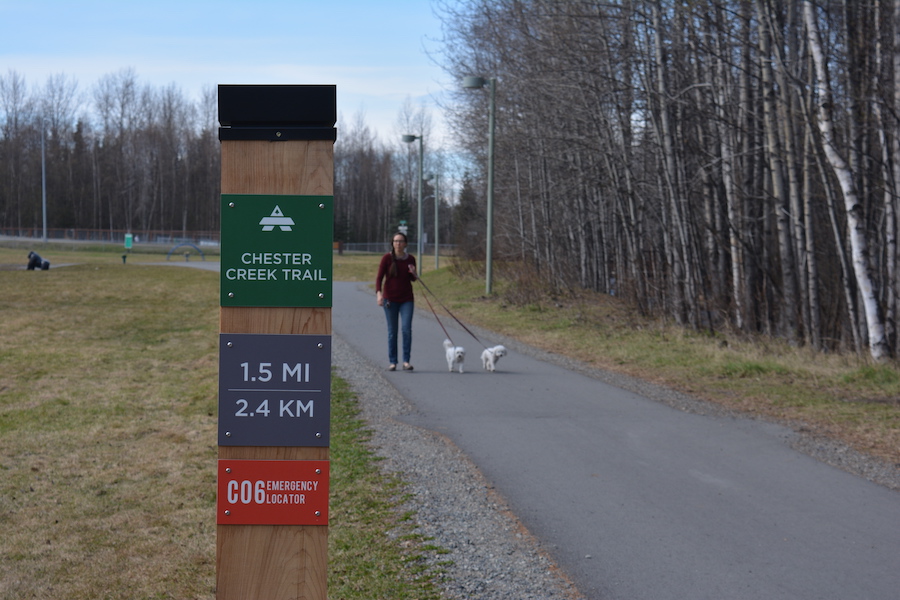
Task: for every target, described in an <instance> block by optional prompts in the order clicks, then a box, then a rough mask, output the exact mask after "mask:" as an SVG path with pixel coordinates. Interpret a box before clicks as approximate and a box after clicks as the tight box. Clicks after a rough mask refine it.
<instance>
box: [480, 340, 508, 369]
mask: <svg viewBox="0 0 900 600" xmlns="http://www.w3.org/2000/svg"><path fill="white" fill-rule="evenodd" d="M501 356H506V347H505V346H494V347H493V348H485V350H484V352H482V353H481V364H482V366H484V370H485V371H491V372H493V371H495V370H496V368H497V361H498V360H500V357H501Z"/></svg>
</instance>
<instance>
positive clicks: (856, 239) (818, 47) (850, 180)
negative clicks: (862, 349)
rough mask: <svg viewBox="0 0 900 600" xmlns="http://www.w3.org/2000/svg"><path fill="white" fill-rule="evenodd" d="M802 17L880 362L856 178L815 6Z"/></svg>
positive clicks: (880, 330)
mask: <svg viewBox="0 0 900 600" xmlns="http://www.w3.org/2000/svg"><path fill="white" fill-rule="evenodd" d="M803 17H804V22H805V25H806V33H807V37H808V41H809V48H810V52H811V55H812V60H813V63H814V65H815V70H816V93H817V95H818V98H817V113H816V115H817V122H818V126H819V130H820V132H821V135H822V144H823V146H824V151H825V156H826V157H827V159H828V163H829V164H830V166H831V169H832V170H833V172H834V175H835V177H836V178H837V180H838V183H839V184H840V187H841V192H842V194H843V197H844V210H845V213H846V216H847V228H848V234H849V241H850V248H851V253H852V256H853V272H854V274H855V276H856V283H857V286H858V288H859V294H860V296H861V298H862V306H863V310H864V314H865V318H866V326H867V332H868V344H869V352H870V353H871V355H872V358H874V359H875V360H881V359H884V358H886V357H887V354H888V348H887V340H886V338H885V330H884V323H883V321H882V318H881V314H880V307H879V305H878V299H877V294H876V291H875V286H874V282H873V277H872V266H871V263H870V257H869V247H868V242H867V239H866V234H865V226H864V223H865V215H863V214H862V205H861V202H860V198H859V194H858V191H857V188H856V184H855V181H854V175H853V173H852V171H851V169H850V166H849V165H848V163H847V161H846V159H845V158H844V156H843V155H842V154H841V152H840V150H839V149H838V146H837V142H836V140H835V135H834V121H833V116H832V94H831V85H830V82H829V78H828V70H827V66H826V61H825V56H824V53H823V50H822V43H821V39H820V34H819V26H818V22H817V16H816V12H815V7H814V6H813V4H812V2H810V1H809V0H804V2H803Z"/></svg>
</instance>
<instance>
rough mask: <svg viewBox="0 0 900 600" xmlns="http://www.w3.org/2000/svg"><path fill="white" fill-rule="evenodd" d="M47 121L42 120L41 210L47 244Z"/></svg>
mask: <svg viewBox="0 0 900 600" xmlns="http://www.w3.org/2000/svg"><path fill="white" fill-rule="evenodd" d="M46 130H47V120H46V119H43V118H42V119H41V208H42V210H43V215H44V234H43V236H42V237H41V240H42V241H43V242H44V243H45V244H46V243H47V158H46V152H45V151H44V137H46V133H47V131H46Z"/></svg>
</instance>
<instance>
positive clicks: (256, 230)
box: [220, 194, 334, 307]
mask: <svg viewBox="0 0 900 600" xmlns="http://www.w3.org/2000/svg"><path fill="white" fill-rule="evenodd" d="M221 215H222V236H221V244H222V264H221V277H220V282H221V290H220V291H221V305H222V306H265V307H276V306H284V307H330V306H331V300H332V298H331V278H332V256H331V255H332V237H333V222H334V198H333V197H332V196H288V195H278V196H273V195H261V194H222V212H221Z"/></svg>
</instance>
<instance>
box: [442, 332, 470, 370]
mask: <svg viewBox="0 0 900 600" xmlns="http://www.w3.org/2000/svg"><path fill="white" fill-rule="evenodd" d="M444 350H445V351H446V354H447V370H448V371H450V372H451V373H452V372H453V366H454V365H456V367H457V368H458V369H459V372H460V373H462V372H463V363H464V362H466V350H465V348H463V347H462V346H454V345H453V342H451V341H450V340H444Z"/></svg>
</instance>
